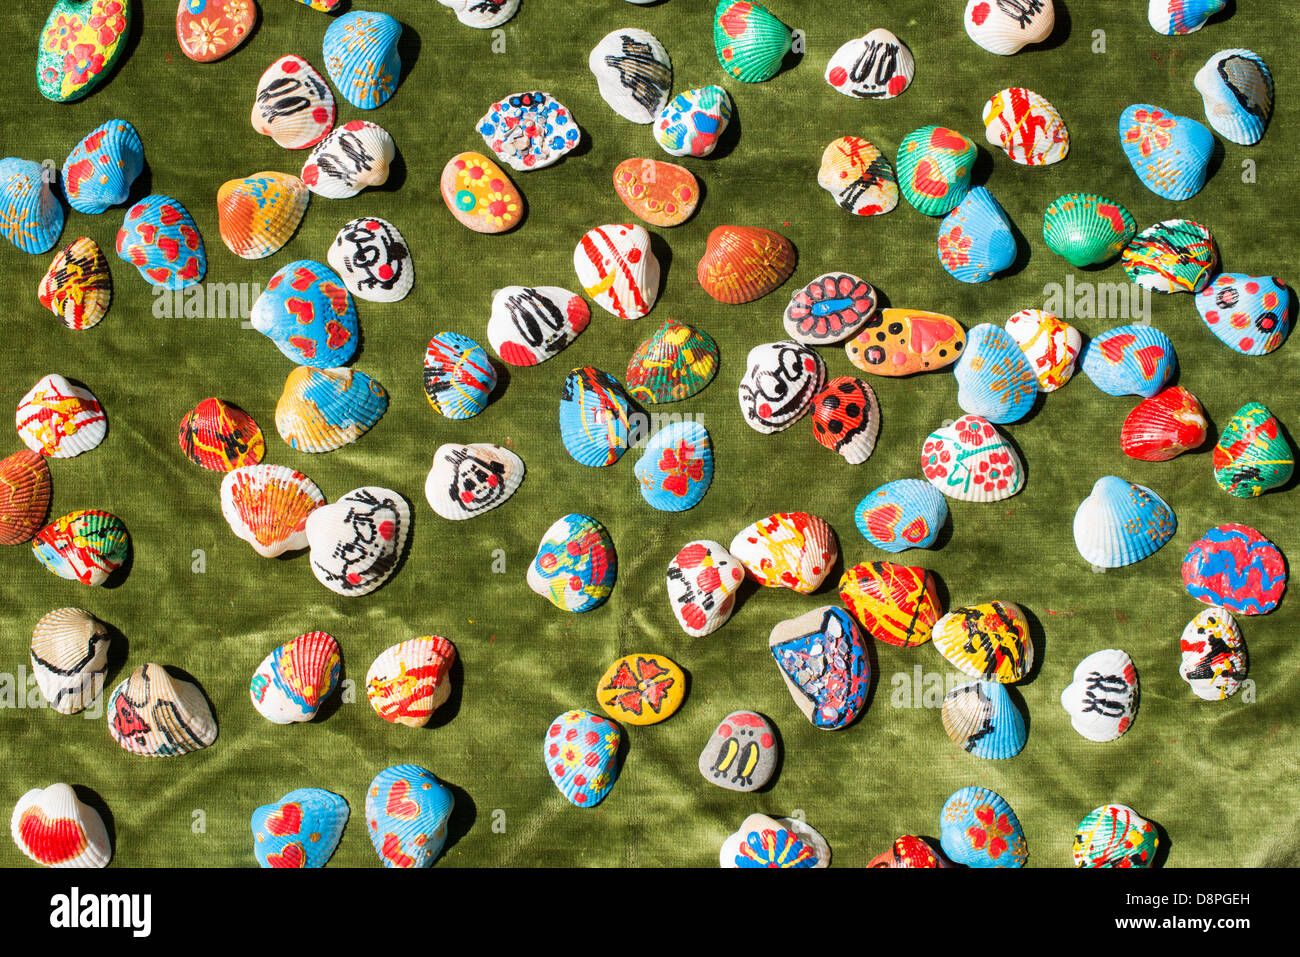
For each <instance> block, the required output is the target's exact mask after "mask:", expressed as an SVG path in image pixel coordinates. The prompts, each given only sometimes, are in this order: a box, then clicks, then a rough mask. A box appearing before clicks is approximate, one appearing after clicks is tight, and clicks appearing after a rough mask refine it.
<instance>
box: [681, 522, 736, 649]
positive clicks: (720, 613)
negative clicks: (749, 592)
mask: <svg viewBox="0 0 1300 957" xmlns="http://www.w3.org/2000/svg"><path fill="white" fill-rule="evenodd" d="M744 580H745V568H744V566H743V565H742V564H741V563H740V560H739V559H738V558H736V556H734V555H732V554H731V552H729V551H727V549H726V548H725V547H724V546H723V545H721V544H719V543H718V542H714V541H710V540H709V539H698V540H696V541H693V542H687V543H686V544H685V545H683V546H682V548H681V550H680V551H678V553H677V554H676V555H675V556H673V560H672V561H671V562H669V563H668V576H667V587H668V600H669V601H670V602H671V603H672V606H673V614H674V615H676V616H677V623H678V624H679V625H681V626H682V630H683V631H684V632H686V634H688V635H690V636H691V637H692V638H703V637H704V636H706V635H711V634H713V633H714V632H715V631H717V630H718V629H719V628H721V627H722V626H723V625H724V624H726V623H727V619H728V618H730V617H731V612H732V610H733V609H734V608H735V604H736V591H737V589H739V588H740V583H741V582H742V581H744Z"/></svg>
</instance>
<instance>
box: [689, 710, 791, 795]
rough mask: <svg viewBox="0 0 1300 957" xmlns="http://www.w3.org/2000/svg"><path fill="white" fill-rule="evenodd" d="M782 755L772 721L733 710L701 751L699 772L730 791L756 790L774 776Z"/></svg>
mask: <svg viewBox="0 0 1300 957" xmlns="http://www.w3.org/2000/svg"><path fill="white" fill-rule="evenodd" d="M779 755H780V748H779V743H778V741H777V737H776V729H775V728H773V727H772V724H771V722H770V721H768V720H767V719H766V718H764V717H763V716H762V715H761V714H757V713H756V712H753V711H733V712H731V714H729V715H727V716H726V717H725V718H723V719H722V721H720V722H719V723H718V726H717V727H716V728H714V729H713V733H712V734H711V735H709V740H708V741H707V742H706V743H705V745H704V750H703V751H701V752H700V761H699V768H700V774H702V775H703V776H704V780H706V781H708V782H709V783H710V784H716V785H717V786H718V787H720V788H726V789H727V790H728V791H757V790H758V789H759V788H761V787H762V786H763V785H765V784H766V783H767V782H768V781H770V780H771V779H772V774H773V772H775V771H776V763H777V760H778V757H779Z"/></svg>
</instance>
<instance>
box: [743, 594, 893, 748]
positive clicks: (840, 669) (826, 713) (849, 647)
mask: <svg viewBox="0 0 1300 957" xmlns="http://www.w3.org/2000/svg"><path fill="white" fill-rule="evenodd" d="M768 648H769V650H770V651H771V652H772V657H773V658H774V659H776V664H777V667H778V668H780V669H781V677H782V678H783V679H784V680H785V686H786V688H787V689H788V690H789V692H790V695H791V697H793V698H794V703H795V704H796V705H798V706H799V710H800V711H802V712H803V714H804V717H806V718H807V719H808V720H809V721H811V722H812V724H813V726H814V727H816V728H822V729H823V730H826V731H839V730H841V729H842V728H846V727H848V726H849V725H850V724H852V723H853V722H854V721H855V720H856V719H857V717H858V715H860V714H861V713H862V709H863V708H865V707H866V704H867V692H868V690H869V689H870V686H871V658H870V657H869V655H868V654H867V646H866V643H865V642H864V641H863V637H862V632H861V631H860V630H859V628H858V625H857V622H855V621H854V620H853V617H852V616H851V615H850V614H849V613H848V612H846V611H845V610H844V609H843V608H836V607H835V606H834V605H826V606H824V607H822V608H814V609H813V610H812V611H810V612H807V613H806V614H803V615H800V616H799V617H798V618H792V619H790V620H789V621H783V622H780V623H779V624H777V626H776V627H775V628H773V629H772V634H771V637H770V638H769V639H768Z"/></svg>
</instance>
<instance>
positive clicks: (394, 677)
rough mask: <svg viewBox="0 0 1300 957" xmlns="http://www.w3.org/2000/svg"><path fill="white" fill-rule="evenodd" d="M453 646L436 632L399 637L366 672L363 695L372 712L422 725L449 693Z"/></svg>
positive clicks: (405, 723) (394, 722)
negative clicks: (410, 637) (367, 700)
mask: <svg viewBox="0 0 1300 957" xmlns="http://www.w3.org/2000/svg"><path fill="white" fill-rule="evenodd" d="M455 661H456V646H455V645H453V644H452V643H451V642H450V641H448V640H447V639H446V638H443V637H441V636H439V635H426V636H425V637H423V638H413V639H411V640H410V641H399V642H398V643H397V644H395V645H393V646H392V647H391V648H388V649H386V650H385V651H383V652H381V653H380V655H379V657H377V658H376V659H375V660H374V662H373V663H372V664H371V665H370V670H369V671H368V672H366V697H367V698H369V699H370V707H372V708H374V709H375V714H377V715H379V717H381V718H383V719H384V720H385V721H391V722H392V723H393V724H404V725H406V726H407V727H408V728H423V727H424V726H425V725H426V724H428V723H429V719H430V718H432V717H433V713H434V712H435V711H437V710H438V709H439V708H440V707H442V706H443V705H444V704H446V703H447V699H448V698H449V697H451V674H450V672H451V666H452V665H453V664H454V663H455Z"/></svg>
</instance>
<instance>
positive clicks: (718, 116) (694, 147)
mask: <svg viewBox="0 0 1300 957" xmlns="http://www.w3.org/2000/svg"><path fill="white" fill-rule="evenodd" d="M731 114H732V106H731V97H730V96H728V95H727V91H726V90H724V89H723V88H722V87H720V86H705V87H700V88H699V89H695V90H686V91H684V92H682V93H678V94H677V95H676V96H675V97H673V98H672V99H671V100H669V101H668V105H667V106H665V107H664V108H663V109H662V110H660V111H659V116H658V117H657V118H656V119H655V125H654V138H655V142H657V143H658V144H659V145H660V146H661V147H663V150H664V152H665V153H668V154H669V155H670V156H698V157H704V156H708V155H709V154H710V153H712V152H713V150H714V148H715V147H717V145H718V140H719V139H721V138H722V133H723V131H724V130H726V128H727V124H728V123H729V122H730V121H731Z"/></svg>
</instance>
